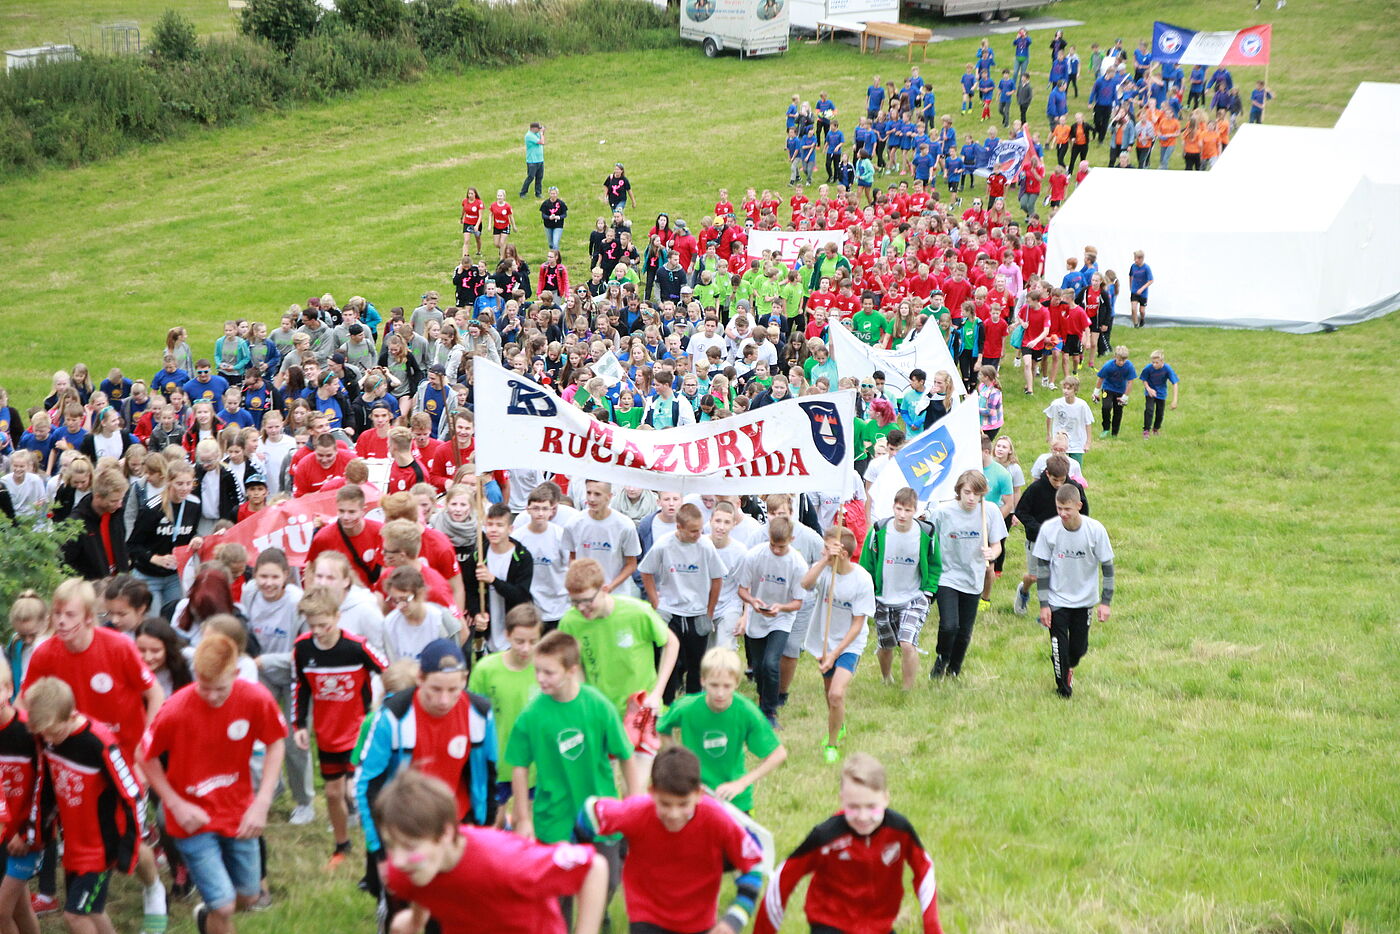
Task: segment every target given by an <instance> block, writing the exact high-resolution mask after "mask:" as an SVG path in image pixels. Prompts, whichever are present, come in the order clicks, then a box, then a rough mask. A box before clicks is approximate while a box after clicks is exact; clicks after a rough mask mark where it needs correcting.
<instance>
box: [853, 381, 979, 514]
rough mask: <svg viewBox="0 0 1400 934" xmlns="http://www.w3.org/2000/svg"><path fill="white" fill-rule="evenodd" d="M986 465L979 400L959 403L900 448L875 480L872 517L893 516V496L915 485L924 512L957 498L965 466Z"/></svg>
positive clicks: (871, 496) (973, 467) (872, 485)
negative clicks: (983, 461) (984, 461)
mask: <svg viewBox="0 0 1400 934" xmlns="http://www.w3.org/2000/svg"><path fill="white" fill-rule="evenodd" d="M981 469H982V430H981V428H980V427H979V425H978V419H977V404H976V403H975V402H972V401H970V400H968V401H964V402H961V403H959V404H958V405H956V406H954V407H953V411H951V412H949V413H948V414H947V415H945V416H943V417H942V418H940V419H939V420H938V421H936V422H934V423H933V425H932V426H931V427H929V428H928V429H927V430H925V431H923V432H921V433H919V434H918V435H916V436H915V437H914V439H913V440H912V441H910V442H909V443H908V444H906V445H905V446H904V447H902V448H900V449H899V451H897V452H896V453H895V455H894V457H892V458H891V459H890V460H889V462H888V463H886V464H885V466H884V468H883V469H882V470H881V471H880V474H879V476H877V477H876V478H875V482H874V483H872V484H871V485H870V505H871V509H872V510H873V515H872V516H871V521H875V520H877V519H884V518H886V517H888V516H892V515H894V495H895V493H897V492H899V490H900V488H901V487H906V486H907V487H910V488H912V489H913V490H914V493H915V494H916V495H917V496H918V497H919V506H920V512H922V511H923V509H924V508H925V507H927V506H928V505H929V504H931V503H938V502H941V501H945V500H950V499H952V498H953V497H954V495H955V494H954V493H953V486H954V484H956V483H957V480H958V477H959V476H961V475H962V473H963V471H966V470H981Z"/></svg>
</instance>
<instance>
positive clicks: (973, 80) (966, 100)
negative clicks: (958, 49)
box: [960, 62, 977, 113]
mask: <svg viewBox="0 0 1400 934" xmlns="http://www.w3.org/2000/svg"><path fill="white" fill-rule="evenodd" d="M961 81H962V89H963V98H962V110H961V111H960V113H967V112H968V111H969V110H971V109H972V91H973V88H975V87H976V86H977V73H976V72H974V71H973V70H972V63H971V62H969V63H968V65H967V68H965V69H964V70H963V76H962V78H961Z"/></svg>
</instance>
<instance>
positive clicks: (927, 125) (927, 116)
mask: <svg viewBox="0 0 1400 934" xmlns="http://www.w3.org/2000/svg"><path fill="white" fill-rule="evenodd" d="M935 99H936V95H935V94H934V93H933V88H924V110H923V117H924V130H925V131H932V129H933V121H934V120H936V119H937V117H938V111H937V110H936V105H935V103H934V101H935Z"/></svg>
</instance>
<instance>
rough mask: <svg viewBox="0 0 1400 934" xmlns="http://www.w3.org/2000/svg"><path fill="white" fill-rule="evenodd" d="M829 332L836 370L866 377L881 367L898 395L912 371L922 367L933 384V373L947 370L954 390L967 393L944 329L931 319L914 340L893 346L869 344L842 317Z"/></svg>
mask: <svg viewBox="0 0 1400 934" xmlns="http://www.w3.org/2000/svg"><path fill="white" fill-rule="evenodd" d="M827 333H828V334H829V335H830V337H829V339H828V343H829V344H830V345H831V356H832V359H834V360H835V361H836V370H837V372H838V373H840V374H841V375H842V376H854V377H856V378H857V379H863V378H864V377H867V376H869V375H870V374H871V373H874V372H875V371H876V370H881V371H883V372H884V374H885V388H887V389H889V390H890V391H891V392H893V393H895V394H896V395H900V394H902V393H904V392H907V391H908V389H909V372H910V371H911V370H923V371H924V373H925V375H926V376H927V377H928V381H929V385H930V387H931V386H932V384H933V374H935V373H937V372H938V371H939V370H947V371H948V375H949V376H951V377H953V380H952V382H953V392H954V393H956V394H957V395H958V396H962V395H964V389H963V384H962V380H961V379H960V378H959V377H958V365H957V364H956V363H955V362H954V361H953V355H952V353H951V352H950V351H949V350H948V345H947V344H946V343H944V342H943V332H942V331H940V330H938V325H937V324H935V323H934V322H933V321H932V320H930V321H929V322H928V323H927V324H925V325H924V329H923V330H922V331H920V332H919V333H918V335H916V336H915V338H914V339H913V340H912V341H905V342H904V343H903V344H901V345H900V346H898V347H896V348H895V349H894V350H882V349H880V348H877V347H870V346H868V345H866V344H865V343H864V342H863V341H862V340H861V339H860V338H859V337H856V336H855V334H853V333H852V332H851V330H850V329H849V328H847V327H846V325H844V324H842V323H841V322H840V321H834V320H833V321H832V322H831V324H830V325H829V326H828V327H827Z"/></svg>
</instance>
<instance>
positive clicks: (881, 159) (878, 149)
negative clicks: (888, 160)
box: [875, 140, 885, 169]
mask: <svg viewBox="0 0 1400 934" xmlns="http://www.w3.org/2000/svg"><path fill="white" fill-rule="evenodd" d="M875 167H876V168H879V169H883V168H884V167H885V141H884V140H877V141H876V143H875Z"/></svg>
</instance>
